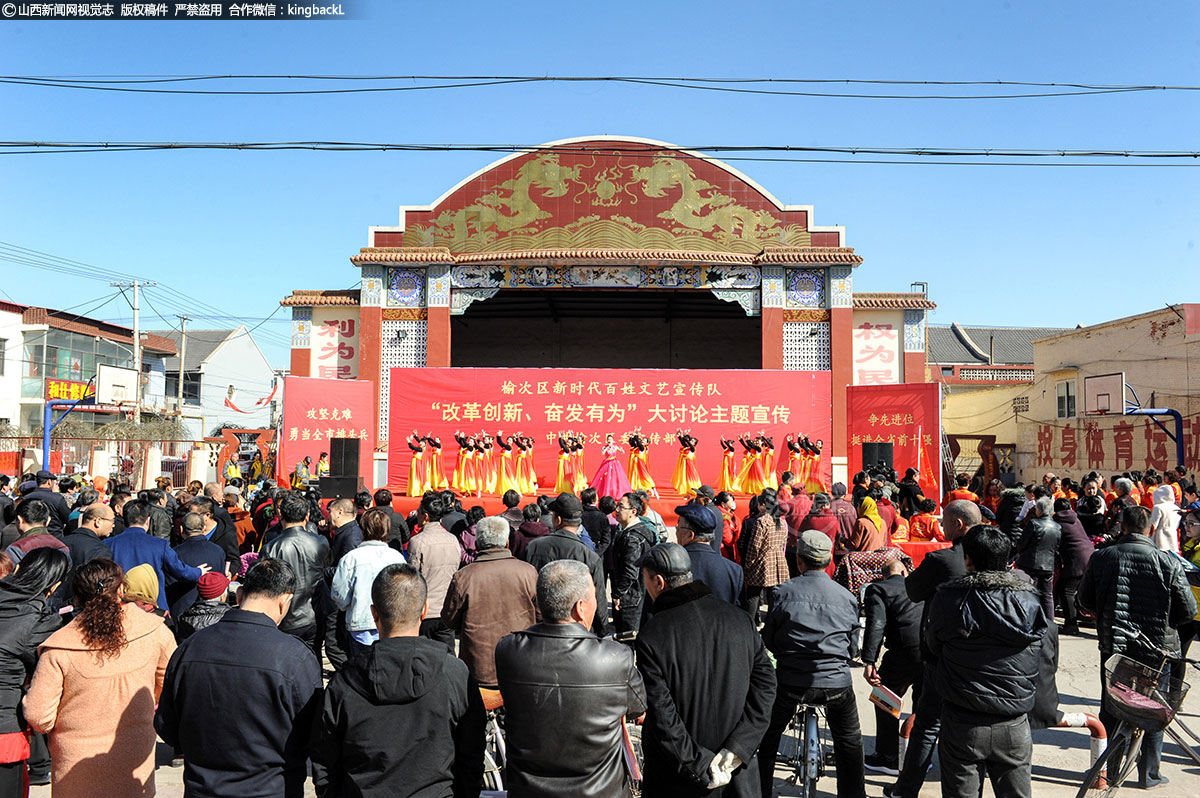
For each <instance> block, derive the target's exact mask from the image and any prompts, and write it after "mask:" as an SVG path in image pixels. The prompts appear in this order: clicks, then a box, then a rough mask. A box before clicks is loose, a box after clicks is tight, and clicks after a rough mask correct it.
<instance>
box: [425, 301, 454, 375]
mask: <svg viewBox="0 0 1200 798" xmlns="http://www.w3.org/2000/svg"><path fill="white" fill-rule="evenodd" d="M425 365H426V366H430V367H433V368H448V367H449V366H450V308H435V307H430V308H429V315H428V317H427V318H426V320H425Z"/></svg>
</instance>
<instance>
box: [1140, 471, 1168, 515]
mask: <svg viewBox="0 0 1200 798" xmlns="http://www.w3.org/2000/svg"><path fill="white" fill-rule="evenodd" d="M1160 484H1162V479H1161V478H1160V477H1159V476H1158V472H1156V471H1154V470H1153V469H1151V470H1149V471H1147V472H1146V473H1145V474H1142V500H1141V502H1139V503H1140V504H1141V505H1142V506H1143V507H1145V508H1146V509H1147V510H1153V509H1154V489H1155V488H1157V487H1158V486H1159V485H1160Z"/></svg>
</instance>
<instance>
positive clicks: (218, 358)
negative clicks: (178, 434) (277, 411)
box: [183, 327, 283, 440]
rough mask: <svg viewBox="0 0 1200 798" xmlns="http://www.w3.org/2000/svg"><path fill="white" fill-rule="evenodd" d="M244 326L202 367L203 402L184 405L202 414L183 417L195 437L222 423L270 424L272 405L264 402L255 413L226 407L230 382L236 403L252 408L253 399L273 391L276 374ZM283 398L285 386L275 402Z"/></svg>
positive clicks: (201, 396) (257, 426)
mask: <svg viewBox="0 0 1200 798" xmlns="http://www.w3.org/2000/svg"><path fill="white" fill-rule="evenodd" d="M245 331H246V330H245V328H244V327H239V328H238V331H237V332H235V333H234V334H233V335H231V336H230V337H229V338H228V339H226V340H225V342H224V343H222V344H221V345H220V346H219V347H217V348H216V349H215V350H213V353H212V355H211V356H210V357H209V359H208V360H207V361H205V362H204V364H203V365H202V366H201V367H200V375H201V376H200V404H199V405H189V404H185V405H184V412H185V413H191V414H196V415H200V416H202V418H203V420H202V421H201V419H195V418H185V419H183V424H184V426H186V427H187V429H188V431H189V433H190V437H191V438H192V439H193V440H200V438H202V437H204V436H205V435H208V434H209V433H210V432H212V430H213V428H214V427H216V426H219V425H221V424H234V425H237V426H239V427H246V428H251V429H257V428H261V427H269V426H270V425H271V407H270V405H269V404H268V405H265V406H263V407H262V408H260V409H258V410H256V411H254V412H252V413H245V414H244V413H237V412H234V411H233V410H230V409H229V408H227V407H225V396H226V393H227V391H228V389H229V386H230V385H233V386H234V387H235V388H236V389H237V394H236V396H235V398H234V403H235V404H237V405H238V407H241V408H242V409H243V410H249V409H251V408H252V407H253V406H254V402H255V401H256V400H258V399H260V398H262V397H265V396H266V395H267V394H269V393H270V392H271V381H272V379H273V377H274V374H273V372H272V371H271V364H270V363H268V362H267V359H266V358H265V357H263V353H262V352H261V351H260V350H259V348H258V346H257V344H255V343H254V339H253V337H252V336H250V335H246V334H244V333H245ZM282 400H283V392H282V389H281V390H280V392H279V393H277V394H276V395H275V401H282Z"/></svg>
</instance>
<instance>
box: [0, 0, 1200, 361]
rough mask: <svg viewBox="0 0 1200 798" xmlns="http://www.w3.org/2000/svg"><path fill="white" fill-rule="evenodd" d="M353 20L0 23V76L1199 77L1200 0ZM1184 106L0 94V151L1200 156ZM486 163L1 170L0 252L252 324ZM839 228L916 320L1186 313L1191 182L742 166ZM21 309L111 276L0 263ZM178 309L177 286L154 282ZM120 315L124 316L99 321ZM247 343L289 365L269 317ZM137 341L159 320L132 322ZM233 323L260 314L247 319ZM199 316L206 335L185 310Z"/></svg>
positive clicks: (94, 288)
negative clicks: (547, 147)
mask: <svg viewBox="0 0 1200 798" xmlns="http://www.w3.org/2000/svg"><path fill="white" fill-rule="evenodd" d="M357 7H358V8H360V9H363V10H364V12H365V14H364V16H365V18H364V19H362V20H358V21H337V22H289V23H230V22H220V23H157V22H153V23H148V22H135V23H85V22H71V23H47V22H37V23H33V22H21V23H13V22H0V73H3V74H8V75H128V74H228V73H288V74H295V73H310V74H311V73H327V74H558V75H563V74H576V75H579V74H597V75H599V74H606V75H612V74H625V75H629V74H643V75H682V76H723V77H725V76H727V77H822V78H885V79H915V80H947V79H949V80H961V79H974V80H992V79H1005V80H1032V81H1055V82H1061V81H1081V82H1092V83H1119V84H1156V85H1157V84H1174V85H1197V84H1200V75H1198V72H1200V70H1198V66H1200V56H1198V54H1200V24H1198V23H1200V4H1196V3H1194V2H1162V3H1153V4H1149V3H1147V4H1138V5H1136V6H1130V5H1129V4H1127V3H1125V4H1117V3H1109V2H1089V3H1079V2H1072V3H1065V2H1051V3H1046V2H1009V3H1003V4H1001V3H962V2H953V3H884V2H870V3H867V2H837V3H835V2H826V3H812V2H790V3H770V2H767V3H757V4H746V5H739V4H729V3H721V4H717V3H704V2H691V3H662V2H659V3H655V2H650V3H647V2H644V1H643V2H635V3H625V2H609V3H605V4H580V3H564V2H536V3H533V2H525V3H512V4H506V5H504V6H501V5H499V4H494V3H479V2H459V3H454V4H443V5H439V6H436V7H435V4H416V3H409V2H400V1H399V0H397V2H383V0H379V1H377V2H365V3H364V2H359V3H358V4H357ZM1198 100H1200V96H1198V94H1197V93H1196V92H1148V93H1138V94H1120V95H1099V96H1090V97H1066V98H1054V99H1029V100H1004V101H999V100H991V101H953V102H951V101H931V100H929V101H911V100H910V101H899V100H861V99H858V100H851V99H820V98H792V97H764V96H752V97H751V96H734V95H729V94H717V93H708V92H694V91H683V90H677V89H667V88H657V87H645V86H629V85H615V84H613V85H609V84H604V85H597V84H572V85H566V84H539V85H532V86H508V87H498V88H478V89H461V90H454V91H444V92H408V93H400V94H359V95H341V96H311V97H275V98H262V97H195V96H152V95H126V94H117V93H110V92H80V91H72V90H66V89H50V88H33V87H26V86H15V85H0V139H3V140H10V141H11V140H88V141H93V140H174V141H179V140H201V141H250V140H268V141H278V140H308V139H328V140H356V141H393V142H423V143H462V142H487V143H516V144H531V143H539V142H544V141H550V140H554V139H559V138H566V137H572V136H583V135H589V134H627V135H633V136H642V137H647V138H652V139H659V140H663V141H668V142H672V143H676V144H681V145H689V144H690V145H699V144H771V145H782V144H798V145H857V146H901V147H908V146H912V147H923V146H943V147H1029V148H1039V149H1043V148H1084V147H1095V148H1116V149H1123V150H1187V149H1195V148H1196V136H1195V131H1196V130H1197V129H1200V102H1198ZM493 158H494V156H491V155H488V154H485V153H420V154H418V153H331V152H285V153H263V152H236V151H214V152H195V151H172V152H148V153H108V154H105V153H99V154H58V155H21V156H3V157H0V241H4V242H8V243H13V244H18V245H20V246H25V247H30V248H34V249H38V250H43V251H46V252H50V253H53V254H55V255H58V256H62V257H66V258H71V259H75V260H79V261H84V262H86V263H89V264H94V265H96V266H101V267H104V268H109V269H115V270H118V271H121V272H127V273H131V274H138V275H145V276H150V277H153V278H156V279H159V280H162V281H163V282H164V283H166V284H168V285H170V286H171V287H172V288H175V289H177V290H179V291H182V292H184V293H186V294H192V295H195V296H196V297H197V298H199V299H201V300H203V301H205V302H207V303H208V304H210V305H216V306H218V307H220V308H222V309H224V310H226V312H228V313H229V314H231V315H236V316H239V317H244V318H247V319H253V320H259V319H262V318H264V317H266V316H267V315H268V314H270V313H271V312H272V311H274V310H275V309H276V307H277V303H278V300H279V299H280V298H281V297H282V296H284V295H286V294H287V293H289V292H290V291H291V290H292V289H294V288H345V287H349V286H351V285H352V284H355V283H356V280H357V274H356V270H355V269H354V267H353V266H351V265H350V263H349V261H348V258H349V257H350V256H351V255H353V254H354V253H355V252H356V251H357V250H358V248H359V247H361V246H364V245H365V244H366V237H367V227H368V226H369V225H390V224H395V223H396V218H397V208H398V206H399V205H401V204H420V203H427V202H430V201H432V200H433V199H434V198H436V197H437V196H439V195H440V194H441V193H442V192H443V191H445V190H446V189H447V188H449V187H450V186H451V185H453V184H454V183H456V182H458V181H459V180H460V179H461V178H463V177H464V176H466V175H467V174H469V173H470V172H472V171H474V170H476V169H478V168H480V167H482V166H484V165H485V164H487V163H488V162H490V161H491V160H493ZM734 165H735V166H737V168H739V169H741V170H742V171H744V172H745V173H747V174H748V175H749V176H750V177H752V178H754V179H755V180H756V181H757V182H759V183H760V184H761V185H763V186H764V187H765V188H767V189H768V190H769V191H771V192H772V193H774V194H775V195H776V196H777V197H779V198H780V199H781V200H782V201H784V202H788V203H799V204H811V205H813V206H815V211H814V221H815V223H817V224H839V225H844V226H845V227H846V231H847V233H846V241H847V244H848V245H849V246H853V247H855V248H856V250H857V251H858V253H859V254H861V255H862V256H863V257H864V258H865V262H864V264H863V265H862V267H861V268H860V269H859V270H858V272H857V273H856V277H855V288H856V289H857V290H867V291H870V290H875V291H887V290H905V289H907V287H908V285H909V283H910V282H912V281H914V280H923V281H927V282H928V283H929V284H930V292H931V295H932V298H933V299H934V300H935V301H936V302H937V303H938V305H939V307H938V310H937V311H936V312H935V314H934V316H933V321H934V322H936V323H947V324H948V323H950V322H951V321H958V322H962V323H970V324H995V325H1014V326H1021V325H1030V326H1035V325H1036V326H1042V325H1054V326H1058V325H1062V326H1073V325H1075V324H1077V323H1083V324H1088V323H1094V322H1098V321H1102V320H1105V319H1110V318H1115V317H1119V316H1123V315H1129V314H1133V313H1139V312H1144V311H1148V310H1151V309H1154V308H1157V307H1161V306H1162V305H1163V304H1164V303H1168V302H1169V303H1174V302H1184V301H1189V300H1190V301H1196V300H1197V297H1196V294H1195V289H1194V285H1195V282H1196V281H1195V276H1196V275H1197V274H1200V256H1198V254H1197V250H1196V238H1197V226H1196V220H1197V218H1200V191H1198V190H1197V189H1198V183H1200V170H1194V169H1187V168H1176V169H1164V168H1142V169H1132V168H1111V169H1100V168H1080V169H1049V168H1019V167H1008V168H999V167H966V166H884V165H862V164H858V165H834V164H804V163H786V164H769V163H735V164H734ZM0 274H2V275H3V278H0V288H2V289H3V291H5V292H6V293H7V294H8V295H10V296H11V297H12V298H13V299H15V300H16V301H18V302H25V303H31V304H42V305H49V306H51V307H54V306H57V307H67V306H70V305H75V304H78V303H82V302H84V301H85V300H89V299H92V298H99V297H102V296H104V295H106V294H108V293H110V289H109V288H108V285H107V283H106V282H103V281H98V280H87V279H79V278H63V277H61V276H58V275H53V274H48V273H46V272H42V271H38V270H34V269H32V268H30V267H27V266H20V265H16V264H12V263H4V262H0ZM149 297H150V300H151V302H153V303H155V304H156V306H157V307H158V308H159V309H160V310H161V311H162V313H163V314H164V315H166V316H167V317H168V318H169V319H171V321H174V318H173V316H171V313H172V312H173V308H172V307H171V299H170V297H168V296H166V295H165V294H163V293H161V292H160V293H155V289H151V290H150V293H149ZM96 315H97V316H100V317H103V318H108V319H114V320H116V319H120V318H124V319H125V320H128V318H129V315H130V314H129V311H128V308H127V306H124V305H123V304H122V303H120V301H119V300H118V301H117V302H113V303H112V304H109V305H108V306H107V307H105V308H104V309H102V310H100V311H98V312H97V314H96ZM275 319H276V320H279V321H277V322H276V321H272V322H268V323H267V324H265V325H264V327H263V330H264V331H266V330H269V331H271V333H270V334H268V335H267V336H263V337H261V338H260V343H261V344H262V345H263V349H264V351H265V352H266V353H267V355H268V357H269V358H270V359H271V360H272V362H273V363H274V364H275V365H278V366H284V365H286V336H287V332H288V324H287V323H286V319H287V311H286V310H283V311H280V312H279V313H278V314H277V315H276V316H275ZM146 323H147V324H148V325H149V326H156V325H157V326H161V323H160V322H159V321H158V320H157V319H155V318H154V316H153V314H152V312H149V311H148V319H147V322H146ZM252 323H253V322H252ZM192 324H193V327H213V326H225V324H226V323H225V322H215V321H210V320H198V321H196V322H193V323H192Z"/></svg>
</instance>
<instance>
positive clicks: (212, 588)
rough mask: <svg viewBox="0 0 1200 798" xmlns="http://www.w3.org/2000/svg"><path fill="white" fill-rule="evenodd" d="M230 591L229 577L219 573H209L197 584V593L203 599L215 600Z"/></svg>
mask: <svg viewBox="0 0 1200 798" xmlns="http://www.w3.org/2000/svg"><path fill="white" fill-rule="evenodd" d="M228 589H229V577H227V576H225V574H223V573H220V572H219V571H209V572H208V573H206V574H205V575H204V576H202V577H200V581H199V582H197V583H196V592H197V593H198V594H199V595H200V598H202V599H215V598H219V597H220V596H223V595H224V594H225V591H226V590H228Z"/></svg>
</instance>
